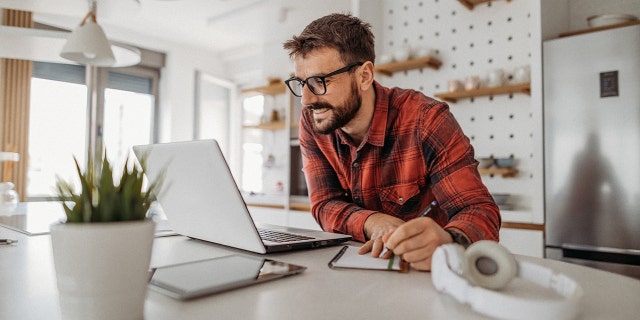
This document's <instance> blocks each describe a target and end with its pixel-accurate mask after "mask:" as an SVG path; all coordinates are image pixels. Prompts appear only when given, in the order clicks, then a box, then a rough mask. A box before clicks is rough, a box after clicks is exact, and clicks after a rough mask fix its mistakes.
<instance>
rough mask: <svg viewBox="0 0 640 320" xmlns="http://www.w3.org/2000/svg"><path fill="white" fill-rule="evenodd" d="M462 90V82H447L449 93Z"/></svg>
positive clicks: (454, 80) (452, 80) (453, 80)
mask: <svg viewBox="0 0 640 320" xmlns="http://www.w3.org/2000/svg"><path fill="white" fill-rule="evenodd" d="M460 90H462V82H460V80H456V79H451V80H449V92H456V91H460Z"/></svg>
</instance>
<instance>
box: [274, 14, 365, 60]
mask: <svg viewBox="0 0 640 320" xmlns="http://www.w3.org/2000/svg"><path fill="white" fill-rule="evenodd" d="M283 47H284V49H286V50H289V57H290V58H294V57H295V56H298V55H300V56H302V57H304V56H306V55H307V54H308V53H309V52H311V51H313V50H315V49H319V48H327V47H328V48H333V49H336V50H338V52H339V53H340V58H341V59H342V60H343V62H344V63H346V64H350V63H356V62H364V61H371V62H372V63H373V62H374V61H375V59H376V53H375V50H374V36H373V33H372V32H371V24H369V23H366V22H364V21H362V20H360V19H359V18H357V17H354V16H352V15H351V14H341V13H333V14H330V15H327V16H324V17H322V18H319V19H316V20H314V21H313V22H311V23H310V24H309V25H307V27H306V28H304V30H303V31H302V33H301V34H300V35H299V36H293V39H291V40H288V41H286V42H285V43H284V45H283Z"/></svg>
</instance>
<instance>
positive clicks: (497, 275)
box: [464, 240, 518, 290]
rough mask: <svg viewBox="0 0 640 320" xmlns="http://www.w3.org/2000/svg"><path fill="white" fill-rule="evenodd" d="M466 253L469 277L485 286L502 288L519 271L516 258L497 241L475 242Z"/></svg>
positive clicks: (479, 284)
mask: <svg viewBox="0 0 640 320" xmlns="http://www.w3.org/2000/svg"><path fill="white" fill-rule="evenodd" d="M464 254H465V259H466V260H467V268H468V270H467V271H468V272H467V278H468V279H469V280H470V281H471V282H473V283H474V284H476V285H478V286H481V287H483V288H487V289H493V290H496V289H501V288H503V287H505V286H506V285H507V284H508V283H509V282H510V281H511V280H512V279H513V278H514V277H515V276H516V274H517V273H518V264H517V263H516V259H515V258H514V257H513V255H512V254H511V253H510V252H509V251H508V250H507V249H506V248H505V247H503V246H501V245H500V244H498V243H497V242H495V241H489V240H482V241H478V242H475V243H473V244H472V245H470V246H469V247H468V248H467V250H466V251H465V252H464Z"/></svg>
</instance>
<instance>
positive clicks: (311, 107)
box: [305, 103, 333, 111]
mask: <svg viewBox="0 0 640 320" xmlns="http://www.w3.org/2000/svg"><path fill="white" fill-rule="evenodd" d="M305 109H307V110H308V111H313V110H318V109H333V106H332V105H330V104H328V103H315V104H310V105H307V106H305Z"/></svg>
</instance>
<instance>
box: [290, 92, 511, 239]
mask: <svg viewBox="0 0 640 320" xmlns="http://www.w3.org/2000/svg"><path fill="white" fill-rule="evenodd" d="M374 85H375V91H376V102H375V112H374V116H373V120H372V122H371V128H370V129H369V132H368V133H367V135H366V137H365V138H364V141H363V143H362V144H361V147H359V146H356V145H354V144H353V143H352V142H351V140H350V139H349V138H348V136H347V135H346V134H345V133H344V132H342V130H340V129H338V130H335V131H334V132H333V133H331V134H327V135H321V134H315V133H314V132H313V126H312V123H311V121H312V120H311V117H310V115H309V114H307V113H306V112H303V114H302V117H301V120H300V147H301V151H302V158H303V169H302V170H303V172H304V173H305V177H306V180H307V185H308V188H309V195H310V196H309V197H310V201H311V212H312V213H313V216H314V218H315V219H316V221H318V223H319V224H320V226H321V227H322V228H323V229H324V230H326V231H332V232H339V233H346V234H349V235H351V236H352V237H354V239H355V240H358V241H365V240H366V239H365V234H364V221H365V220H366V219H367V217H369V215H371V214H373V213H374V212H383V213H386V214H390V215H392V216H395V217H398V218H400V219H402V220H405V221H406V220H410V219H412V218H414V217H415V216H417V215H418V214H419V213H420V212H421V211H422V210H423V209H424V208H426V207H427V205H429V203H431V202H432V201H433V200H437V201H438V208H437V209H436V210H432V211H431V213H430V214H429V215H428V216H429V217H431V218H432V219H434V220H435V221H436V222H437V223H438V224H439V225H440V226H442V227H443V228H457V229H459V230H461V231H462V232H464V233H465V234H466V235H467V237H468V238H469V239H470V240H471V242H475V241H478V240H482V239H491V240H496V241H497V240H498V230H499V228H500V221H501V218H500V213H499V210H498V207H497V206H496V204H495V203H494V201H493V199H492V197H491V194H490V193H489V191H488V190H487V188H486V187H485V186H484V184H483V183H482V180H481V178H480V175H479V174H478V170H477V161H476V160H475V158H474V151H473V147H472V146H471V144H470V143H469V139H468V138H467V137H466V136H465V135H464V133H463V132H462V129H461V128H460V126H459V124H458V123H457V121H456V120H455V118H454V117H453V115H452V114H451V113H450V112H449V107H448V106H447V105H446V104H445V103H442V102H439V101H437V100H434V99H432V98H429V97H426V96H425V95H423V94H422V93H420V92H417V91H414V90H403V89H398V88H391V89H390V88H386V87H383V86H381V85H380V84H379V83H377V82H374Z"/></svg>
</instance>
